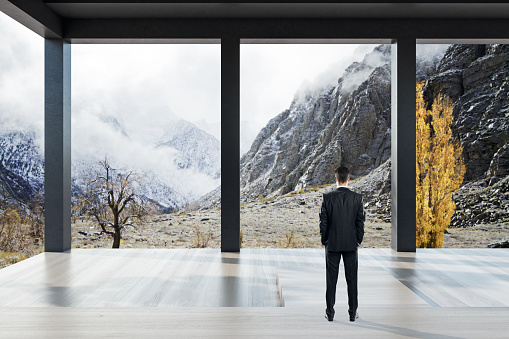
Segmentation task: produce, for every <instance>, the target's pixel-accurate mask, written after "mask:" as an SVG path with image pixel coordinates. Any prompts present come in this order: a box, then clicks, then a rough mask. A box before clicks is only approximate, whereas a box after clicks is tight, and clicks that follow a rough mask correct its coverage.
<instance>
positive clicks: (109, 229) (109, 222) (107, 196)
mask: <svg viewBox="0 0 509 339" xmlns="http://www.w3.org/2000/svg"><path fill="white" fill-rule="evenodd" d="M100 164H101V173H98V174H97V176H96V177H95V179H93V180H91V181H90V182H89V183H88V185H87V190H86V192H85V197H84V202H85V206H86V210H87V214H89V216H91V217H93V218H94V219H95V220H96V222H97V223H98V224H99V226H100V227H101V230H102V231H101V233H104V234H108V235H110V236H111V237H112V238H113V246H112V248H119V247H120V240H121V238H122V232H124V231H125V230H126V228H127V227H129V226H130V227H133V228H136V226H135V225H134V224H133V221H134V220H138V221H143V217H144V216H145V215H147V209H146V208H145V206H144V201H143V199H142V198H141V197H140V196H139V195H138V194H137V193H136V191H137V189H139V187H140V183H141V177H140V176H139V175H138V174H136V173H135V172H134V171H128V172H125V173H123V172H122V171H120V170H117V169H114V168H112V167H111V166H110V164H109V162H108V159H107V158H105V159H104V161H102V162H101V163H100Z"/></svg>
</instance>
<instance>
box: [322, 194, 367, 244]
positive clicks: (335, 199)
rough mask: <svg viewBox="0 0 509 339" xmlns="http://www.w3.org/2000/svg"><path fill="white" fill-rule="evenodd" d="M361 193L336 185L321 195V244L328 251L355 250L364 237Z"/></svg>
mask: <svg viewBox="0 0 509 339" xmlns="http://www.w3.org/2000/svg"><path fill="white" fill-rule="evenodd" d="M364 221H365V214H364V206H363V201H362V195H360V194H358V193H355V192H352V191H350V190H349V189H348V188H347V187H338V188H337V189H335V190H334V191H332V192H329V193H326V194H324V195H323V202H322V208H321V210H320V234H321V237H322V244H323V245H325V246H326V248H327V250H329V251H355V250H356V249H357V246H358V245H359V244H360V243H361V242H362V238H363V237H364Z"/></svg>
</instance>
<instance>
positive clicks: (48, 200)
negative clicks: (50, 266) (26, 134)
mask: <svg viewBox="0 0 509 339" xmlns="http://www.w3.org/2000/svg"><path fill="white" fill-rule="evenodd" d="M44 164H45V169H44V206H45V211H44V220H45V226H44V227H45V228H44V229H45V235H44V250H45V251H46V252H64V251H66V250H69V249H70V248H71V45H70V44H69V43H67V42H65V41H64V40H62V39H46V40H45V43H44Z"/></svg>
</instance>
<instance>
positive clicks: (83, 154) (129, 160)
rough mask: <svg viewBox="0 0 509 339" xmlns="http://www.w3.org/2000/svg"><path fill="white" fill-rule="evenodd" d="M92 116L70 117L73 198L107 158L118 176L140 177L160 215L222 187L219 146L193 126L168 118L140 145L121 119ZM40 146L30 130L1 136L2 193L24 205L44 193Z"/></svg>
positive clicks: (21, 128) (144, 191)
mask: <svg viewBox="0 0 509 339" xmlns="http://www.w3.org/2000/svg"><path fill="white" fill-rule="evenodd" d="M95 113H96V114H91V115H90V114H89V115H88V116H83V115H81V114H79V113H78V114H76V115H75V116H74V117H73V118H75V120H74V121H73V133H72V139H73V140H72V163H71V167H72V168H71V173H72V179H71V180H72V193H73V194H74V195H76V194H80V193H82V192H83V190H84V188H85V186H86V183H87V182H88V181H90V180H92V179H93V178H94V177H95V176H96V175H97V173H101V166H100V162H101V161H104V159H105V157H107V159H108V161H109V163H110V165H111V166H112V167H114V168H116V169H119V170H120V171H135V172H137V173H138V174H140V175H141V176H142V184H143V185H142V186H141V188H140V190H141V191H140V194H141V195H142V196H144V197H145V198H146V199H148V200H149V201H152V202H154V203H155V204H156V205H157V206H159V207H160V208H161V209H162V210H169V209H174V208H180V207H183V206H185V205H186V204H188V203H191V202H193V201H194V200H196V199H198V198H199V197H201V196H202V195H204V194H206V193H207V192H209V191H211V190H213V189H214V188H215V187H217V186H218V185H219V184H220V177H221V170H220V169H221V164H220V162H221V145H220V142H219V141H218V140H217V139H216V138H214V137H213V136H211V135H210V134H208V133H206V132H204V131H202V130H200V129H199V128H197V127H196V126H195V125H193V124H192V123H190V122H187V121H185V120H182V119H180V118H178V117H177V116H175V115H168V117H169V119H168V120H166V121H165V122H164V124H163V123H161V124H159V125H156V126H154V128H152V130H151V132H152V133H151V135H149V136H145V138H144V139H143V140H140V138H139V135H138V134H139V133H140V131H139V130H138V131H132V130H130V128H129V126H126V124H125V123H124V122H123V121H122V119H121V116H118V115H114V114H107V113H105V112H104V111H98V112H95ZM149 123H150V122H149ZM131 132H133V133H131ZM137 133H138V134H137ZM40 141H41V138H38V137H37V133H36V132H35V131H33V130H31V129H30V128H29V126H22V125H18V128H17V130H15V131H3V132H0V146H1V148H0V160H1V161H0V189H1V192H0V193H2V194H4V195H7V196H10V197H11V198H12V199H14V200H16V201H18V202H22V203H26V202H27V201H29V200H30V198H31V197H32V196H33V195H34V194H35V193H36V192H38V191H41V190H42V189H43V183H44V158H43V153H42V149H41V145H40Z"/></svg>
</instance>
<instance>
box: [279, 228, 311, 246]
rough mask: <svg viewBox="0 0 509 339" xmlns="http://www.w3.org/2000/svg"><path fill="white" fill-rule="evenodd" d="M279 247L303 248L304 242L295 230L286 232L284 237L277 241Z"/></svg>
mask: <svg viewBox="0 0 509 339" xmlns="http://www.w3.org/2000/svg"><path fill="white" fill-rule="evenodd" d="M277 243H278V245H279V247H284V248H303V247H305V246H304V245H305V244H304V240H303V239H302V238H301V237H300V236H299V235H298V232H297V231H296V230H295V228H292V229H291V230H289V231H286V233H285V236H284V237H282V238H281V239H279V240H278V242H277Z"/></svg>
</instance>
